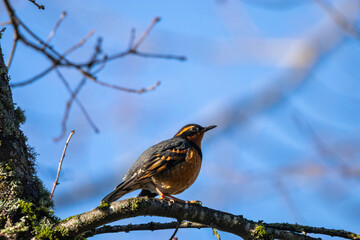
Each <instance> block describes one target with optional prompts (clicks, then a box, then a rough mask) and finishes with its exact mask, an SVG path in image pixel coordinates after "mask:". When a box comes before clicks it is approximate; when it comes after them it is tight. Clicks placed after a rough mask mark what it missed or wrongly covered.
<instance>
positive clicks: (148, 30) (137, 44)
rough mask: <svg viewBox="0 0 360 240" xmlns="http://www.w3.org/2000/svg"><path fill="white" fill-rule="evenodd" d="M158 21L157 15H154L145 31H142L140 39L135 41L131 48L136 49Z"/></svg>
mask: <svg viewBox="0 0 360 240" xmlns="http://www.w3.org/2000/svg"><path fill="white" fill-rule="evenodd" d="M159 21H160V18H159V17H156V18H154V19H153V20H152V22H151V24H150V26H149V27H148V28H147V29H146V31H145V32H144V33H143V35H142V36H141V37H140V39H139V40H138V41H137V42H136V43H135V45H134V47H133V48H132V50H134V51H136V50H137V48H138V47H139V46H140V45H141V43H142V42H143V41H144V40H145V38H146V37H147V36H148V35H149V33H150V32H151V29H152V28H153V27H154V26H155V24H156V23H157V22H159Z"/></svg>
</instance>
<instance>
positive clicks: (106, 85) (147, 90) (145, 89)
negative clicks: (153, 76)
mask: <svg viewBox="0 0 360 240" xmlns="http://www.w3.org/2000/svg"><path fill="white" fill-rule="evenodd" d="M93 81H94V82H96V83H97V84H99V85H101V86H104V87H109V88H113V89H116V90H120V91H124V92H130V93H139V94H141V93H145V92H149V91H153V90H155V89H156V88H157V87H158V86H159V85H160V81H157V82H156V83H155V84H154V85H152V86H150V87H148V88H141V89H138V90H137V89H132V88H124V87H120V86H117V85H114V84H110V83H105V82H101V81H99V80H96V79H95V80H93Z"/></svg>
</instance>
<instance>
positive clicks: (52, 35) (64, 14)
mask: <svg viewBox="0 0 360 240" xmlns="http://www.w3.org/2000/svg"><path fill="white" fill-rule="evenodd" d="M65 17H66V12H65V11H63V12H62V13H61V15H60V18H59V19H58V20H57V22H56V24H55V26H54V28H53V29H52V30H51V32H50V33H49V36H48V39H47V40H46V42H45V44H46V45H48V44H49V43H50V41H51V40H52V39H53V38H54V36H55V33H56V31H57V29H58V28H59V26H60V24H61V22H62V21H63V20H64V19H65ZM44 48H45V46H44Z"/></svg>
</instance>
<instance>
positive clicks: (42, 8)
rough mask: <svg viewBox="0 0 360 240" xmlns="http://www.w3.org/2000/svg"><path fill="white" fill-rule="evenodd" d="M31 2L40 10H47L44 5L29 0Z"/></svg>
mask: <svg viewBox="0 0 360 240" xmlns="http://www.w3.org/2000/svg"><path fill="white" fill-rule="evenodd" d="M29 2H32V3H33V4H34V5H35V6H37V7H38V9H41V10H45V6H44V5H40V4H37V3H36V2H35V0H29Z"/></svg>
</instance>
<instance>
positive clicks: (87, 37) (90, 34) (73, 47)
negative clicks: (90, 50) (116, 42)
mask: <svg viewBox="0 0 360 240" xmlns="http://www.w3.org/2000/svg"><path fill="white" fill-rule="evenodd" d="M92 35H94V30H90V32H89V33H88V35H86V36H85V37H84V38H83V39H81V41H80V42H78V43H77V44H75V45H74V46H72V47H71V48H69V49H68V50H66V51H65V52H64V54H63V56H66V55H68V54H70V53H71V52H73V51H74V50H76V49H78V48H79V47H81V46H82V45H84V43H85V42H86V41H87V40H88V39H89V38H90V37H91V36H92Z"/></svg>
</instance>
